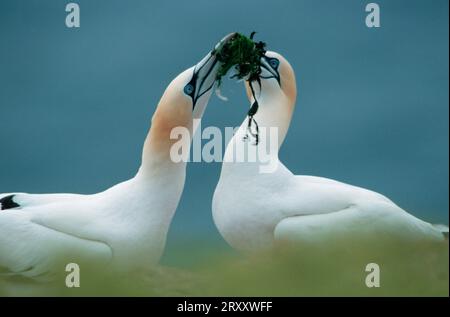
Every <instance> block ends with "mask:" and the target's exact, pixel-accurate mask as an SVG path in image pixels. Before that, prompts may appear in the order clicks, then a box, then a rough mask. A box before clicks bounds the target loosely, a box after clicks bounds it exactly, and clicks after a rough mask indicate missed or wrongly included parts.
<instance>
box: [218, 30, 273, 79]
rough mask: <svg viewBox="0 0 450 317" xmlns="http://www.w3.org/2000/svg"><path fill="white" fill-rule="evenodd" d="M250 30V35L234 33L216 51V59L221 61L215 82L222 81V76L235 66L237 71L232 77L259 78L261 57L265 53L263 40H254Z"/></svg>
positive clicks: (253, 33)
mask: <svg viewBox="0 0 450 317" xmlns="http://www.w3.org/2000/svg"><path fill="white" fill-rule="evenodd" d="M254 35H255V32H252V34H251V35H250V37H247V36H245V35H242V34H240V33H236V35H235V36H234V37H233V38H232V39H231V40H230V41H229V42H228V43H226V44H225V45H224V46H223V47H221V48H220V50H218V51H216V54H217V59H218V60H219V61H220V62H221V63H222V65H221V67H220V68H219V71H218V72H217V76H216V79H217V84H218V86H220V85H221V83H222V77H223V76H225V75H226V74H227V73H228V71H229V70H230V69H231V68H232V67H235V69H236V71H237V73H236V74H235V75H234V76H232V78H237V79H246V80H248V81H254V80H259V75H260V73H261V57H262V56H263V55H264V54H265V52H266V50H265V46H266V43H264V42H261V41H259V42H255V41H254V40H253V37H254Z"/></svg>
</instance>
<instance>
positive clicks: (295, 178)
mask: <svg viewBox="0 0 450 317" xmlns="http://www.w3.org/2000/svg"><path fill="white" fill-rule="evenodd" d="M262 61H263V65H264V67H263V68H262V70H263V71H262V74H261V78H262V79H261V85H260V86H259V85H258V84H257V83H256V82H254V83H253V88H254V90H255V95H256V97H257V98H256V99H257V101H258V103H259V109H258V112H257V113H256V115H255V116H254V119H255V120H256V122H257V123H258V125H259V129H260V130H263V129H267V130H268V129H269V128H271V127H272V128H273V127H276V128H277V129H278V145H277V147H276V151H274V152H273V153H272V155H271V160H272V162H276V166H277V168H276V170H275V171H274V172H272V173H264V172H262V170H263V169H261V167H264V166H267V165H266V163H265V162H262V161H261V160H256V161H255V162H251V161H249V160H246V161H245V162H238V161H236V157H244V156H242V155H243V152H247V151H248V149H250V148H252V147H254V146H255V145H253V142H248V141H245V137H246V136H247V135H248V133H247V126H248V122H247V120H245V121H244V122H243V123H242V125H241V127H240V128H239V130H238V131H237V132H236V133H235V135H234V137H233V139H232V140H231V141H230V143H229V144H228V146H227V149H226V153H225V160H224V163H223V165H222V171H221V175H220V180H219V182H218V184H217V187H216V190H215V193H214V198H213V205H212V209H213V217H214V221H215V224H216V226H217V228H218V229H219V231H220V232H221V234H222V235H223V237H224V238H225V240H226V241H227V242H228V243H229V244H230V245H231V246H233V247H234V248H236V249H238V250H241V251H243V252H253V251H259V250H264V249H270V248H272V247H274V246H275V245H276V244H277V243H279V242H289V243H294V244H299V245H300V244H301V245H306V244H312V245H314V244H315V243H318V244H316V245H317V246H324V245H326V244H329V243H330V242H333V241H337V240H342V239H344V240H345V239H351V240H352V243H353V244H354V243H358V241H361V242H363V241H366V242H367V241H372V242H374V241H375V242H376V241H378V242H381V241H383V243H393V242H399V243H416V242H419V241H421V242H431V243H434V242H442V241H444V240H445V238H444V235H443V232H448V228H447V227H441V228H438V227H435V226H433V225H431V224H429V223H426V222H424V221H422V220H420V219H417V218H415V217H414V216H412V215H410V214H408V213H407V212H405V211H404V210H402V209H401V208H400V207H398V206H397V205H396V204H395V203H393V202H392V201H391V200H390V199H388V198H386V197H384V196H383V195H381V194H378V193H376V192H373V191H370V190H367V189H364V188H360V187H356V186H352V185H348V184H344V183H341V182H338V181H334V180H331V179H326V178H321V177H314V176H299V175H294V174H292V172H291V171H289V169H288V168H286V167H285V166H284V165H283V164H282V163H281V162H280V161H279V160H278V149H279V146H281V144H282V143H283V141H284V138H285V136H286V133H287V131H288V128H289V125H290V121H291V117H292V113H293V111H294V105H295V99H296V83H295V75H294V71H293V70H292V68H291V66H290V65H289V63H288V62H287V61H286V60H285V59H284V58H283V57H282V56H281V55H279V54H277V53H274V52H267V54H266V57H263V59H262ZM247 92H248V96H249V99H250V101H251V102H252V103H253V102H254V98H253V96H252V94H251V92H250V89H249V87H248V85H247ZM258 147H262V148H269V147H270V144H269V138H264V137H262V138H261V139H260V142H259V144H258ZM239 155H240V156H239Z"/></svg>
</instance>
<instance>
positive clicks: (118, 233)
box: [0, 34, 233, 280]
mask: <svg viewBox="0 0 450 317" xmlns="http://www.w3.org/2000/svg"><path fill="white" fill-rule="evenodd" d="M232 36H233V34H230V35H228V36H226V37H225V38H224V39H223V40H222V41H221V42H219V43H218V44H217V46H216V48H215V49H217V48H218V47H221V46H222V45H224V44H225V43H226V42H227V41H228V40H229V39H230V38H232ZM215 49H214V50H213V51H211V52H210V53H209V54H208V55H207V56H206V57H205V58H204V59H202V60H201V61H200V62H199V63H198V64H197V65H195V66H193V67H191V68H189V69H187V70H185V71H184V72H182V73H181V74H179V75H178V76H177V77H176V78H175V79H174V80H173V81H172V82H171V83H170V84H169V86H168V87H167V89H166V90H165V92H164V94H163V96H162V98H161V100H160V101H159V104H158V106H157V109H156V111H155V113H154V115H153V118H152V122H151V128H150V131H149V133H148V136H147V138H146V140H145V144H144V147H143V154H142V164H141V166H140V168H139V171H138V172H137V174H136V176H134V177H133V178H132V179H130V180H128V181H125V182H123V183H120V184H118V185H116V186H114V187H111V188H109V189H107V190H106V191H104V192H101V193H98V194H94V195H77V194H42V195H33V194H26V193H7V194H0V274H3V275H6V276H9V277H10V276H19V277H25V278H29V280H41V279H43V280H48V279H51V277H52V275H54V274H55V273H56V272H64V267H65V265H66V263H67V262H72V261H73V262H78V261H85V260H92V261H94V262H96V263H97V262H98V263H104V264H105V269H106V268H108V269H111V270H114V271H118V272H129V271H141V270H146V269H148V268H149V267H150V266H151V265H152V264H155V263H156V262H158V260H159V259H160V256H161V254H162V252H163V249H164V245H165V241H166V235H167V231H168V228H169V225H170V223H171V219H172V216H173V215H174V212H175V209H176V208H177V205H178V202H179V199H180V196H181V193H182V190H183V187H184V182H185V173H186V162H183V161H182V162H173V161H172V160H171V157H170V154H169V153H170V148H171V146H172V145H173V144H174V142H180V141H178V140H173V139H171V138H170V133H171V130H172V128H174V127H185V128H188V129H189V131H190V132H191V136H192V132H193V130H195V127H193V119H194V118H200V117H201V116H202V114H203V112H204V110H205V107H206V106H207V103H208V100H209V98H210V96H211V93H212V91H213V86H214V84H215V80H216V73H217V71H218V69H219V67H220V65H221V63H220V62H219V61H218V59H217V57H216V54H215V52H216V50H215ZM187 142H190V140H187ZM187 148H189V146H187ZM61 261H62V263H61Z"/></svg>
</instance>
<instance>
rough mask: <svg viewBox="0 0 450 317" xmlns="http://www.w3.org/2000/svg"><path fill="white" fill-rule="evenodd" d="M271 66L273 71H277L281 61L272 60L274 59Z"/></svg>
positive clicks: (270, 62)
mask: <svg viewBox="0 0 450 317" xmlns="http://www.w3.org/2000/svg"><path fill="white" fill-rule="evenodd" d="M269 64H270V66H271V67H272V68H273V69H277V67H278V65H280V61H279V60H278V59H276V58H272V59H271V60H270V61H269Z"/></svg>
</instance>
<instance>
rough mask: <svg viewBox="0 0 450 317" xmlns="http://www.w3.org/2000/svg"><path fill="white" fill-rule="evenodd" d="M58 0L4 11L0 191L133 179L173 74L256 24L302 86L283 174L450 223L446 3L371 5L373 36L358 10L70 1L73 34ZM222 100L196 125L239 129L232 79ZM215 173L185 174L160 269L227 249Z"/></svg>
mask: <svg viewBox="0 0 450 317" xmlns="http://www.w3.org/2000/svg"><path fill="white" fill-rule="evenodd" d="M68 2H69V1H61V0H58V1H54V0H46V1H42V0H2V1H1V2H0V43H1V44H0V47H1V49H0V119H1V124H0V145H1V146H0V192H13V191H22V192H33V193H46V192H75V193H95V192H98V191H101V190H104V189H106V188H107V187H109V186H111V185H113V184H116V183H118V182H120V181H123V180H126V179H128V178H130V177H132V176H133V175H134V173H135V172H136V170H137V168H138V166H139V163H140V156H141V146H142V144H143V141H144V138H145V136H146V133H147V130H148V128H149V123H150V118H151V116H152V114H153V111H154V110H155V106H156V104H157V102H158V100H159V98H160V96H161V94H162V92H163V91H164V89H165V87H166V86H167V84H168V83H169V82H170V80H171V79H172V78H174V77H175V76H176V75H177V74H178V73H180V72H181V71H183V70H184V69H186V68H188V67H190V66H191V65H193V64H195V63H197V62H198V61H199V60H200V59H201V58H202V57H203V56H204V55H205V54H206V53H207V52H208V51H209V50H210V49H211V48H212V46H213V45H214V44H215V43H216V42H217V41H218V40H219V39H220V38H222V37H223V36H224V35H225V34H227V33H229V32H232V31H239V32H242V33H245V34H250V32H251V31H257V32H258V34H257V39H258V40H263V41H266V42H267V43H268V48H269V49H272V50H276V51H279V52H280V53H282V54H283V55H285V56H286V57H287V58H288V60H289V61H290V62H291V64H292V65H293V67H294V69H295V71H296V73H297V77H298V79H297V80H298V86H299V97H298V102H297V109H296V112H295V115H294V118H293V121H292V124H291V128H290V131H289V134H288V137H287V139H286V142H285V143H284V145H283V148H282V151H281V158H282V160H283V161H284V162H285V165H286V166H288V167H289V168H290V169H291V170H292V171H293V172H294V173H297V174H310V175H317V176H324V177H329V178H334V179H337V180H341V181H344V182H348V183H352V184H355V185H359V186H362V187H366V188H369V189H373V190H375V191H378V192H381V193H383V194H385V195H387V196H388V197H390V198H391V199H393V200H394V201H395V202H397V203H398V204H399V205H400V206H402V207H403V208H405V209H406V210H408V211H409V212H410V213H412V214H414V215H416V216H418V217H420V218H422V219H424V220H427V221H431V222H443V223H448V208H449V199H448V197H449V196H448V190H449V188H448V187H449V181H448V177H449V170H448V166H449V164H448V163H449V157H448V153H449V148H448V146H449V140H448V132H449V131H448V127H449V125H448V112H449V107H448V103H449V94H448V85H449V64H448V61H449V60H448V56H449V52H448V44H449V43H448V35H449V34H448V25H449V19H448V9H449V8H448V1H447V0H433V1H426V0H421V1H411V0H408V1H400V0H397V1H376V2H377V3H378V4H379V5H380V7H381V28H379V29H369V28H367V27H366V25H365V22H364V21H365V17H366V14H367V13H366V12H365V10H364V9H365V5H366V4H367V3H369V2H370V1H356V0H346V1H334V0H321V1H317V0H315V1H313V0H309V1H298V0H295V1H294V0H292V1H276V2H275V1H260V0H259V1H256V0H254V1H242V0H232V1H210V0H195V1H194V0H192V1H146V0H134V1H125V0H96V1H87V0H80V1H75V2H77V3H78V4H79V5H80V8H81V28H79V29H69V28H67V27H66V26H65V17H66V14H67V13H66V12H65V5H66V4H67V3H68ZM222 91H223V93H224V94H225V95H227V96H228V98H229V102H227V103H225V102H223V101H221V100H219V99H218V98H215V97H213V98H212V99H211V102H210V104H209V107H208V109H207V112H206V114H205V116H204V120H203V123H202V124H203V126H204V127H205V126H209V125H214V126H218V127H221V128H223V127H225V126H237V125H239V124H240V123H241V121H242V120H243V118H244V116H245V113H246V108H247V101H246V99H245V97H244V90H243V87H242V85H241V84H236V83H234V82H231V81H228V82H226V83H225V86H224V88H223V89H222ZM219 173H220V164H219V163H212V164H207V163H192V164H190V165H189V166H188V177H187V182H186V186H185V190H184V194H183V197H182V199H181V202H180V205H179V207H178V210H177V213H176V215H175V218H174V221H173V225H172V227H171V229H170V233H169V240H168V248H167V250H166V256H165V261H167V262H169V263H170V261H171V252H174V251H173V250H175V249H177V248H179V247H180V246H181V247H182V246H183V243H182V242H181V241H193V240H197V241H199V244H201V243H204V244H205V243H212V244H214V245H216V246H217V248H218V249H227V246H226V244H225V242H224V241H223V240H222V238H221V237H220V235H219V234H218V232H217V231H216V229H215V226H214V224H213V221H212V217H211V199H212V194H213V191H214V188H215V185H216V182H217V180H218V177H219ZM188 256H189V255H188ZM196 259H198V258H197V256H196V255H195V254H194V253H192V254H191V259H190V260H192V261H195V260H196ZM188 261H189V259H188Z"/></svg>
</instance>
